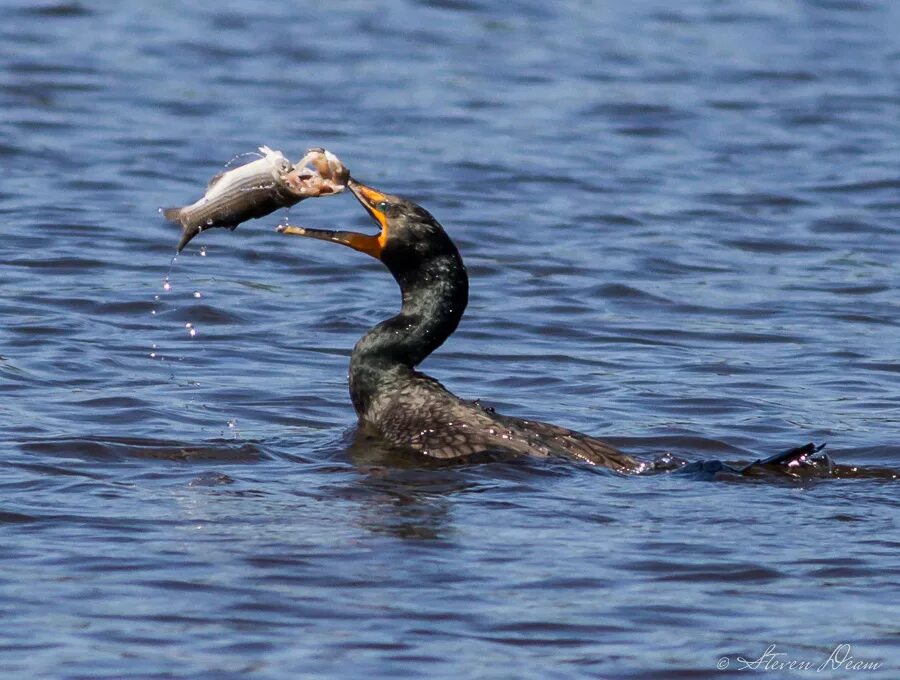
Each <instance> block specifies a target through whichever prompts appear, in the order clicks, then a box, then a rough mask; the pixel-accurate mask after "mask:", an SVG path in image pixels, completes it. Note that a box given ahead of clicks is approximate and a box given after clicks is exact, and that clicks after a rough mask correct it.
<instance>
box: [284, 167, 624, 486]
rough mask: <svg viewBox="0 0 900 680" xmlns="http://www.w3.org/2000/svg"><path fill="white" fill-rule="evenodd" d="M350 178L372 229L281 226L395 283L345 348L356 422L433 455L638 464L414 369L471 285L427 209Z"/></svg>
mask: <svg viewBox="0 0 900 680" xmlns="http://www.w3.org/2000/svg"><path fill="white" fill-rule="evenodd" d="M349 187H350V189H351V191H353V193H354V195H355V196H356V197H357V199H359V201H360V203H362V205H363V206H364V207H365V208H366V209H367V210H368V211H369V213H370V214H371V215H372V216H373V218H374V219H375V220H376V221H377V222H378V223H379V224H380V225H381V233H380V234H378V235H377V236H371V235H366V234H358V233H354V232H345V231H328V230H319V229H306V228H303V227H291V226H288V227H281V228H280V230H281V231H282V232H284V233H289V234H297V235H301V236H307V237H311V238H317V239H322V240H327V241H333V242H336V243H342V244H344V245H347V246H350V247H352V248H355V249H356V250H360V251H362V252H365V253H367V254H369V255H372V256H373V257H376V258H378V259H379V260H381V261H382V262H383V263H384V264H385V266H387V268H388V270H389V271H390V272H391V274H392V275H393V276H394V279H395V280H396V281H397V283H398V284H399V286H400V291H401V293H402V306H401V309H400V312H399V313H398V314H397V315H396V316H394V317H392V318H390V319H387V320H386V321H383V322H381V323H380V324H378V325H377V326H375V327H374V328H372V329H371V330H370V331H369V332H368V333H366V334H365V335H364V336H363V337H362V338H361V339H360V340H359V342H357V343H356V346H355V347H354V348H353V353H352V355H351V359H350V396H351V398H352V400H353V405H354V407H355V408H356V412H357V414H358V416H359V419H360V421H361V422H362V423H363V424H365V425H367V426H369V427H371V428H372V429H374V430H375V431H376V432H377V433H378V434H379V435H380V436H381V437H382V438H383V439H384V440H386V441H387V442H388V443H390V444H392V445H395V446H399V447H407V448H411V449H414V450H416V451H419V452H421V453H423V454H425V455H427V456H432V457H435V458H460V457H465V456H469V455H472V454H477V453H481V452H485V451H493V452H509V453H515V454H527V455H532V456H540V457H547V456H562V457H567V458H572V459H577V460H582V461H586V462H588V463H592V464H596V465H602V466H605V467H608V468H611V469H613V470H617V471H621V472H631V471H636V470H638V469H640V467H641V464H640V463H639V462H638V461H637V460H635V459H633V458H631V457H630V456H627V455H625V454H624V453H622V452H620V451H618V450H617V449H616V448H615V447H613V446H611V445H609V444H607V443H605V442H603V441H600V440H599V439H596V438H594V437H590V436H588V435H585V434H582V433H580V432H574V431H572V430H567V429H565V428H562V427H558V426H555V425H550V424H548V423H542V422H537V421H530V420H522V419H519V418H512V417H509V416H503V415H500V414H498V413H494V412H493V411H491V410H489V409H485V408H483V407H482V406H480V405H479V404H478V403H477V402H473V401H466V400H463V399H460V398H459V397H457V396H456V395H454V394H453V393H451V392H450V391H448V390H447V389H446V388H445V387H444V386H443V385H441V384H440V383H439V382H438V381H437V380H435V379H434V378H431V377H430V376H427V375H425V374H424V373H421V372H419V371H417V370H416V366H418V364H419V363H421V362H422V361H423V360H424V359H425V358H426V357H427V356H428V355H429V354H431V353H432V352H433V351H434V350H435V349H437V348H438V347H440V346H441V345H442V344H443V343H444V341H445V340H446V339H447V338H448V337H449V336H450V335H451V334H452V333H453V332H454V331H455V330H456V327H457V325H458V324H459V321H460V319H461V318H462V315H463V312H464V311H465V308H466V304H467V302H468V289H469V281H468V276H467V274H466V269H465V266H464V265H463V261H462V258H461V257H460V255H459V251H458V250H457V248H456V246H455V245H454V244H453V242H452V241H451V240H450V237H449V236H447V234H446V232H445V231H444V229H443V228H442V227H441V225H440V224H439V223H438V222H437V220H435V219H434V217H432V216H431V214H430V213H428V211H426V210H425V209H423V208H422V207H420V206H418V205H416V204H415V203H412V202H411V201H407V200H405V199H402V198H399V197H397V196H391V195H388V194H383V193H381V192H379V191H376V190H375V189H372V188H370V187H367V186H365V185H363V184H360V183H358V182H356V181H354V180H350V183H349Z"/></svg>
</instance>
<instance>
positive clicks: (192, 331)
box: [184, 322, 197, 338]
mask: <svg viewBox="0 0 900 680" xmlns="http://www.w3.org/2000/svg"><path fill="white" fill-rule="evenodd" d="M184 327H185V328H187V332H188V335H190V336H191V337H192V338H193V337H194V336H196V335H197V329H196V328H194V324H192V323H190V322H188V323H186V324H184Z"/></svg>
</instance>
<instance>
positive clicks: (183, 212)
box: [160, 146, 349, 252]
mask: <svg viewBox="0 0 900 680" xmlns="http://www.w3.org/2000/svg"><path fill="white" fill-rule="evenodd" d="M259 151H260V153H261V154H262V157H261V158H259V159H257V160H255V161H252V162H250V163H247V164H245V165H241V166H239V167H237V168H234V169H232V170H228V171H227V172H223V173H220V174H218V175H216V176H215V177H213V178H212V180H210V182H209V185H208V186H207V188H206V192H205V193H204V195H203V197H202V198H200V199H199V200H197V201H196V202H195V203H192V204H191V205H187V206H183V207H180V208H167V209H164V210H163V209H161V210H160V212H161V213H162V214H163V216H164V217H165V218H166V219H167V220H170V221H172V222H177V223H179V224H181V228H182V234H181V240H180V241H179V243H178V252H181V250H182V249H183V248H184V247H185V246H186V245H187V244H188V243H189V242H190V241H191V239H193V238H194V237H195V236H196V235H197V234H199V233H200V232H201V231H203V230H205V229H212V228H214V227H223V228H225V229H231V230H234V229H235V228H236V227H237V226H238V225H239V224H241V223H242V222H246V221H247V220H251V219H254V218H257V217H264V216H266V215H269V214H271V213H272V212H274V211H276V210H278V209H279V208H289V207H290V206H292V205H296V204H297V203H299V202H300V201H302V200H303V199H305V198H314V197H318V196H328V195H331V194H338V193H340V192H342V191H343V190H344V189H345V188H346V185H347V181H348V179H349V173H348V171H347V168H346V167H344V164H343V163H341V161H340V160H339V159H338V157H337V156H335V155H334V154H333V153H331V152H330V151H326V150H325V149H318V148H316V149H310V150H309V151H308V152H307V153H306V155H305V156H304V157H303V158H301V159H300V160H299V161H298V162H297V163H291V162H290V161H289V160H288V159H287V158H285V157H284V154H282V152H281V151H274V150H272V149H270V148H269V147H267V146H261V147H260V148H259Z"/></svg>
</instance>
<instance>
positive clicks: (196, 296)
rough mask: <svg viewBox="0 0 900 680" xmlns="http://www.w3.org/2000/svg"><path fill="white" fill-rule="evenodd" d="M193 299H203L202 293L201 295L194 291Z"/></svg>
mask: <svg viewBox="0 0 900 680" xmlns="http://www.w3.org/2000/svg"><path fill="white" fill-rule="evenodd" d="M194 297H195V298H202V297H203V293H201V292H200V291H199V290H195V291H194Z"/></svg>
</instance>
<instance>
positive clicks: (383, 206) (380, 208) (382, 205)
mask: <svg viewBox="0 0 900 680" xmlns="http://www.w3.org/2000/svg"><path fill="white" fill-rule="evenodd" d="M390 207H391V204H390V203H388V202H387V201H380V202H379V203H378V205H376V206H375V209H376V210H377V211H378V212H381V213H386V212H387V211H388V209H390Z"/></svg>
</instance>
